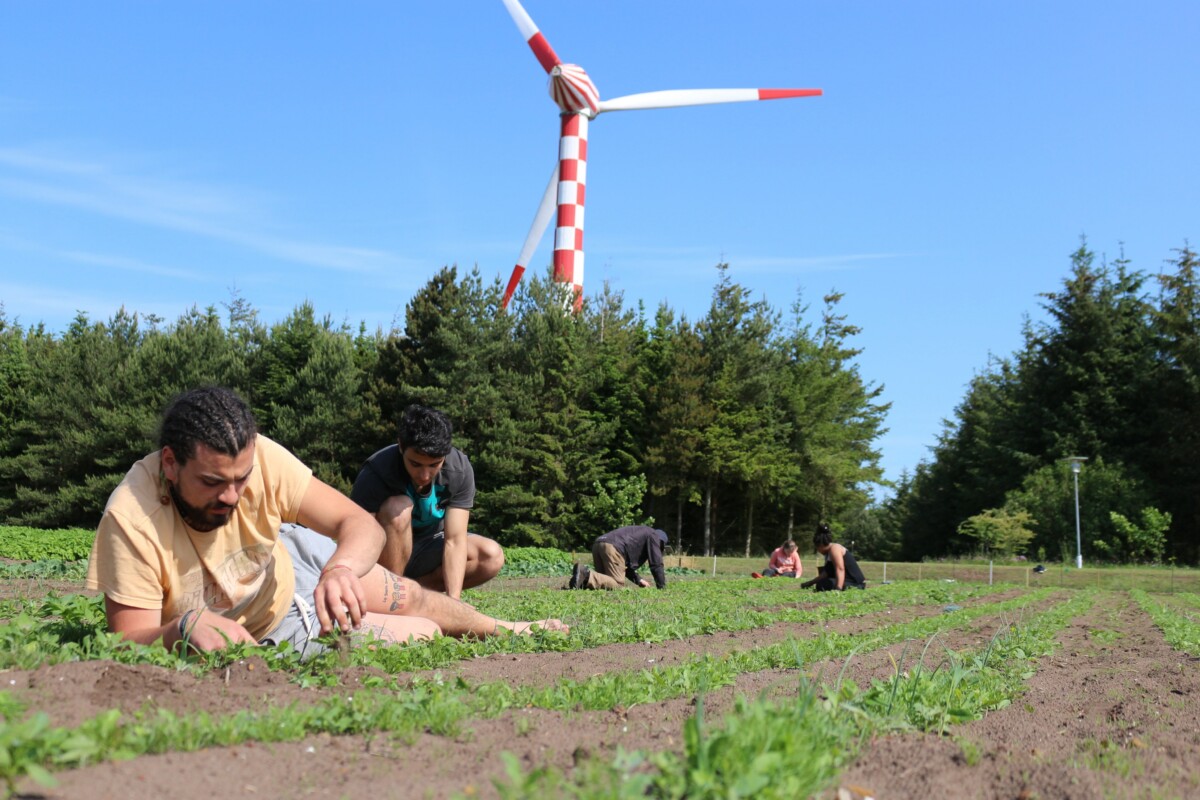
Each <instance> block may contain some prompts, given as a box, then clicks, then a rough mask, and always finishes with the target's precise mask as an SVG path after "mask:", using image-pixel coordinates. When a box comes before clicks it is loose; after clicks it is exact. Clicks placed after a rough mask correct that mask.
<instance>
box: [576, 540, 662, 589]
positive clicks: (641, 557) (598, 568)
mask: <svg viewBox="0 0 1200 800" xmlns="http://www.w3.org/2000/svg"><path fill="white" fill-rule="evenodd" d="M666 543H667V533H666V531H661V530H658V529H657V528H648V527H646V526H645V525H630V526H628V527H625V528H617V529H616V530H613V531H609V532H608V533H606V534H604V535H603V536H601V537H599V538H597V539H596V542H595V544H593V545H592V564H593V565H594V566H592V567H590V568H589V567H588V566H587V565H585V564H576V565H575V567H574V569H573V570H572V571H571V581H570V583H568V584H567V588H568V589H620V588H621V587H622V586H624V585H625V579H626V578H628V579H629V581H630V582H631V583H633V585H634V586H637V587H638V588H640V589H645V588H647V587H649V586H650V582H649V581H648V580H646V579H645V578H643V577H642V576H641V575H639V574H638V568H639V567H640V566H642V565H643V564H647V563H648V564H649V565H650V574H651V575H652V576H653V577H654V583H655V585H656V586H657V587H658V588H659V589H665V588H666V586H667V573H666V570H665V569H664V568H663V545H665V544H666Z"/></svg>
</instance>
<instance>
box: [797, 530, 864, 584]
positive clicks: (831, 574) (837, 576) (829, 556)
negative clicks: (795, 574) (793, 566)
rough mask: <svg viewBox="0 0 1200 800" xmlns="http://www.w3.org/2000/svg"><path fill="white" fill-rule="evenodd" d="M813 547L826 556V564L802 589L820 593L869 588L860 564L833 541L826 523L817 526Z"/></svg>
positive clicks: (847, 551)
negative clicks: (810, 587) (811, 589)
mask: <svg viewBox="0 0 1200 800" xmlns="http://www.w3.org/2000/svg"><path fill="white" fill-rule="evenodd" d="M813 547H815V548H816V550H817V552H818V553H819V554H821V555H823V556H825V564H824V565H823V566H821V567H820V568H819V569H818V570H817V577H815V578H813V579H812V580H809V581H805V582H804V583H802V584H800V585H801V586H802V587H808V586H813V587H815V588H816V590H817V591H818V592H833V591H838V592H840V591H842V590H844V589H850V588H854V589H866V588H867V579H866V578H864V577H863V574H862V570H861V569H859V566H858V562H857V561H856V560H855V559H854V556H853V555H852V554H851V553H850V551H849V550H847V549H846V548H845V547H843V546H842V545H840V544H838V543H837V542H835V541H833V533H832V532H831V531H830V530H829V526H828V525H826V524H825V523H821V524H820V525H818V526H817V532H816V533H814V534H813Z"/></svg>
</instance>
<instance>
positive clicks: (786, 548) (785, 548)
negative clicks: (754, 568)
mask: <svg viewBox="0 0 1200 800" xmlns="http://www.w3.org/2000/svg"><path fill="white" fill-rule="evenodd" d="M803 572H804V565H803V564H801V563H800V554H799V553H798V552H796V543H795V542H793V541H792V540H791V539H788V540H787V541H786V542H784V543H783V544H781V545H780V546H779V547H776V548H775V552H773V553H771V558H770V560H769V561H768V562H767V568H766V569H764V570H763V571H762V572H761V573H759V572H751V573H750V577H751V578H774V577H775V576H776V575H780V576H782V577H784V578H799V577H800V575H801V574H803Z"/></svg>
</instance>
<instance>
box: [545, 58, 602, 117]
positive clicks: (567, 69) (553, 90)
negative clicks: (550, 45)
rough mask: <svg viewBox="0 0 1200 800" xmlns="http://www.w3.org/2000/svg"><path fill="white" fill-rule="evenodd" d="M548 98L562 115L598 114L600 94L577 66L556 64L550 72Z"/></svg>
mask: <svg viewBox="0 0 1200 800" xmlns="http://www.w3.org/2000/svg"><path fill="white" fill-rule="evenodd" d="M549 89H550V98H551V99H552V100H554V102H555V104H556V105H557V106H558V107H559V108H560V109H562V112H563V113H564V114H586V115H587V116H588V118H589V119H592V118H595V116H596V114H598V113H600V92H599V91H598V90H597V89H596V84H594V83H592V79H591V78H589V77H588V74H587V73H586V72H585V71H584V69H583V67H581V66H579V65H578V64H556V65H555V66H554V68H553V69H551V70H550V86H549Z"/></svg>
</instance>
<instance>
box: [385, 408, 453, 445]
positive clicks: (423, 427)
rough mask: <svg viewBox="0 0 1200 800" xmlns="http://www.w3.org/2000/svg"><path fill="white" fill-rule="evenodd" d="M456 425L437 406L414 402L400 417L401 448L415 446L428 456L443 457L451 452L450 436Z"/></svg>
mask: <svg viewBox="0 0 1200 800" xmlns="http://www.w3.org/2000/svg"><path fill="white" fill-rule="evenodd" d="M453 433H454V425H452V424H451V422H450V418H449V417H448V416H446V415H445V414H443V413H442V412H441V411H438V410H437V409H435V408H429V407H428V406H422V405H418V404H416V403H413V404H412V405H410V406H409V407H408V408H406V409H404V415H403V416H402V417H400V426H399V431H398V432H397V434H396V439H397V441H398V442H399V443H400V449H401V450H402V451H403V450H407V449H408V448H410V447H411V448H413V449H415V450H416V451H417V452H419V453H424V454H425V455H427V456H434V457H435V458H437V457H442V456H446V455H448V454H449V453H450V448H451V444H450V438H451V435H452V434H453Z"/></svg>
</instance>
